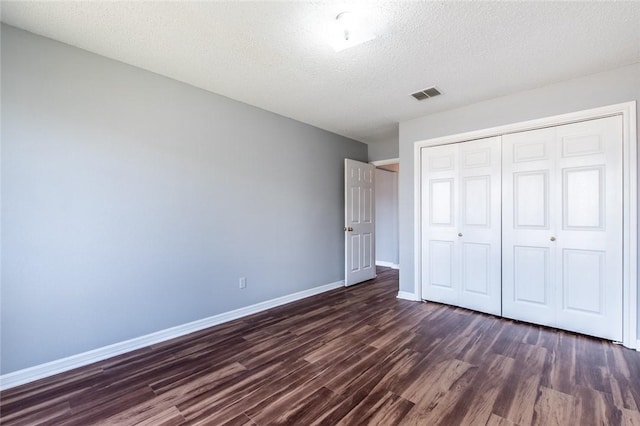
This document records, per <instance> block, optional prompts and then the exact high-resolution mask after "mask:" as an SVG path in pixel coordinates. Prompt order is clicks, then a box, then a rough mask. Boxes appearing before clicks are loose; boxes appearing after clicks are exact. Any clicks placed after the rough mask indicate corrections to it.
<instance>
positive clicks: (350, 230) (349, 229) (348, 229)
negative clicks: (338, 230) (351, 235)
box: [344, 226, 353, 232]
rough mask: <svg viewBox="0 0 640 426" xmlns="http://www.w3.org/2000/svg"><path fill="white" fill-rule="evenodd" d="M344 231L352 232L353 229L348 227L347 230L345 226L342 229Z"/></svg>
mask: <svg viewBox="0 0 640 426" xmlns="http://www.w3.org/2000/svg"><path fill="white" fill-rule="evenodd" d="M344 230H345V232H346V231H349V232H353V228H352V227H348V228H347V227H346V226H345V227H344Z"/></svg>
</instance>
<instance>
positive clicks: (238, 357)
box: [0, 268, 640, 425]
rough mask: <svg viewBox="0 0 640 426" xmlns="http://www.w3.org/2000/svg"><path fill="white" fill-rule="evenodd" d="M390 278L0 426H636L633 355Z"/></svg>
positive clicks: (64, 384) (273, 317)
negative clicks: (418, 294) (442, 301)
mask: <svg viewBox="0 0 640 426" xmlns="http://www.w3.org/2000/svg"><path fill="white" fill-rule="evenodd" d="M397 291H398V273H397V271H394V270H390V269H382V268H380V269H379V272H378V278H377V279H375V280H373V281H370V282H367V283H364V284H361V285H358V286H355V287H351V288H348V289H338V290H334V291H331V292H329V293H324V294H321V295H318V296H315V297H312V298H309V299H305V300H302V301H298V302H295V303H292V304H289V305H286V306H282V307H279V308H276V309H271V310H269V311H265V312H262V313H259V314H256V315H253V316H251V317H246V318H243V319H241V320H237V321H233V322H229V323H226V324H223V325H220V326H217V327H213V328H210V329H207V330H203V331H201V332H198V333H194V334H191V335H189V336H185V337H182V338H179V339H175V340H172V341H169V342H164V343H162V344H158V345H155V346H152V347H148V348H144V349H141V350H138V351H135V352H132V353H128V354H125V355H122V356H119V357H116V358H112V359H109V360H106V361H103V362H99V363H96V364H93V365H90V366H86V367H83V368H80V369H77V370H74V371H70V372H67V373H63V374H60V375H57V376H54V377H50V378H47V379H43V380H40V381H38V382H34V383H31V384H27V385H24V386H21V387H18V388H14V389H10V390H8V391H6V392H3V393H2V394H1V395H0V397H1V401H0V410H1V411H0V413H1V414H0V416H1V417H0V422H1V423H2V424H3V425H37V424H47V425H91V424H105V425H133V424H136V425H182V424H188V425H270V424H290V425H334V424H339V425H357V424H371V425H396V424H406V425H437V424H442V425H529V424H539V425H640V411H639V407H640V353H639V352H635V351H632V350H629V349H625V348H623V347H621V346H616V345H613V344H611V343H609V342H605V341H601V340H598V339H592V338H589V337H586V336H581V335H575V334H571V333H567V332H562V331H558V330H553V329H548V328H542V327H538V326H533V325H529V324H524V323H517V322H513V321H510V320H505V319H501V318H496V317H492V316H488V315H483V314H478V313H475V312H471V311H467V310H464V309H459V308H453V307H449V306H444V305H439V304H433V303H415V302H408V301H403V300H399V299H397V298H396V294H397Z"/></svg>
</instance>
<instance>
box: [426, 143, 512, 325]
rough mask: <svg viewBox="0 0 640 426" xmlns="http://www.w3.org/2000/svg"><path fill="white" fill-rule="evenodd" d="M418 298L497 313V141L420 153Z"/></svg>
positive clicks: (466, 144)
mask: <svg viewBox="0 0 640 426" xmlns="http://www.w3.org/2000/svg"><path fill="white" fill-rule="evenodd" d="M421 166H422V194H421V195H422V203H423V204H422V218H421V219H422V223H423V224H424V225H426V226H423V227H422V230H423V234H422V260H421V262H422V277H421V278H422V297H423V299H425V300H430V301H436V302H441V303H448V304H452V305H457V306H463V307H466V308H469V309H474V310H478V311H482V312H487V313H492V314H495V315H500V313H501V302H500V298H501V286H500V273H501V268H500V261H501V259H500V214H501V213H500V185H501V175H500V166H501V160H500V138H499V137H498V138H489V139H483V140H479V141H473V142H464V143H459V144H452V145H445V146H437V147H430V148H423V150H422V159H421Z"/></svg>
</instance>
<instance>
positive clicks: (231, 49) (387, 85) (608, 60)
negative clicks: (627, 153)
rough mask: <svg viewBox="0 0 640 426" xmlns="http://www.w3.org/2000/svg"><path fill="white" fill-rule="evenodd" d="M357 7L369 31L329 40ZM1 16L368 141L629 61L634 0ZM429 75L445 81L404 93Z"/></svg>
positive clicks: (122, 8)
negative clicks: (355, 38)
mask: <svg viewBox="0 0 640 426" xmlns="http://www.w3.org/2000/svg"><path fill="white" fill-rule="evenodd" d="M345 10H350V11H356V12H359V13H360V14H361V16H362V17H363V18H365V19H366V20H367V22H368V24H369V26H370V29H371V30H372V31H373V32H374V33H375V34H377V36H378V37H377V38H376V39H375V40H373V41H370V42H367V43H365V44H362V45H359V46H356V47H354V48H351V49H347V50H344V51H341V52H335V51H334V50H333V49H332V48H331V47H330V46H329V44H328V43H327V40H326V38H327V26H328V25H330V23H331V22H332V21H333V19H334V18H335V16H336V15H337V14H338V13H339V12H342V11H345ZM2 21H3V22H6V23H8V24H10V25H13V26H16V27H19V28H23V29H25V30H28V31H31V32H33V33H36V34H40V35H43V36H46V37H49V38H52V39H55V40H59V41H62V42H64V43H68V44H71V45H73V46H77V47H80V48H82V49H86V50H89V51H91V52H95V53H98V54H100V55H104V56H106V57H109V58H113V59H117V60H119V61H122V62H126V63H129V64H132V65H135V66H138V67H140V68H144V69H147V70H149V71H153V72H155V73H158V74H162V75H165V76H168V77H171V78H174V79H176V80H180V81H183V82H186V83H189V84H191V85H194V86H197V87H200V88H202V89H206V90H209V91H211V92H215V93H219V94H222V95H224V96H227V97H229V98H233V99H237V100H239V101H242V102H246V103H248V104H251V105H255V106H257V107H260V108H263V109H266V110H269V111H273V112H275V113H278V114H281V115H284V116H287V117H291V118H294V119H296V120H299V121H302V122H305V123H309V124H312V125H314V126H317V127H320V128H323V129H327V130H330V131H333V132H335V133H339V134H341V135H345V136H348V137H351V138H354V139H357V140H360V141H363V142H366V143H383V142H384V143H394V142H396V141H397V138H398V135H397V128H398V126H397V123H398V122H399V121H401V120H406V119H410V118H414V117H418V116H422V115H426V114H430V113H434V112H438V111H442V110H446V109H451V108H455V107H458V106H462V105H465V104H469V103H474V102H478V101H481V100H484V99H489V98H493V97H498V96H502V95H505V94H508V93H511V92H515V91H521V90H526V89H531V88H535V87H539V86H543V85H547V84H550V83H554V82H557V81H561V80H565V79H568V78H572V77H578V76H582V75H587V74H592V73H596V72H599V71H604V70H607V69H612V68H616V67H619V66H623V65H627V64H631V63H635V62H640V2H625V3H621V2H584V3H574V2H490V3H489V2H473V3H461V2H400V1H377V2H376V1H367V2H359V3H355V4H354V3H345V2H335V1H331V2H298V1H289V2H188V1H182V2H137V1H124V2H122V1H121V2H95V1H94V2H90V1H83V2H51V1H46V2H22V1H20V2H12V1H4V0H3V1H2ZM431 85H436V86H437V87H438V88H439V89H440V90H441V91H442V92H443V95H442V96H439V97H437V98H434V99H430V100H426V101H422V102H418V101H416V100H415V99H413V98H412V97H410V96H409V93H412V92H415V91H416V90H419V89H422V88H425V87H428V86H431Z"/></svg>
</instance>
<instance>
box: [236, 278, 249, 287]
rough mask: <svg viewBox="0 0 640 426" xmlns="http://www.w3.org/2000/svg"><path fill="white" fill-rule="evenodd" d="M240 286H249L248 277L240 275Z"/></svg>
mask: <svg viewBox="0 0 640 426" xmlns="http://www.w3.org/2000/svg"><path fill="white" fill-rule="evenodd" d="M238 287H240V288H247V278H246V277H240V280H239V282H238Z"/></svg>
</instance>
